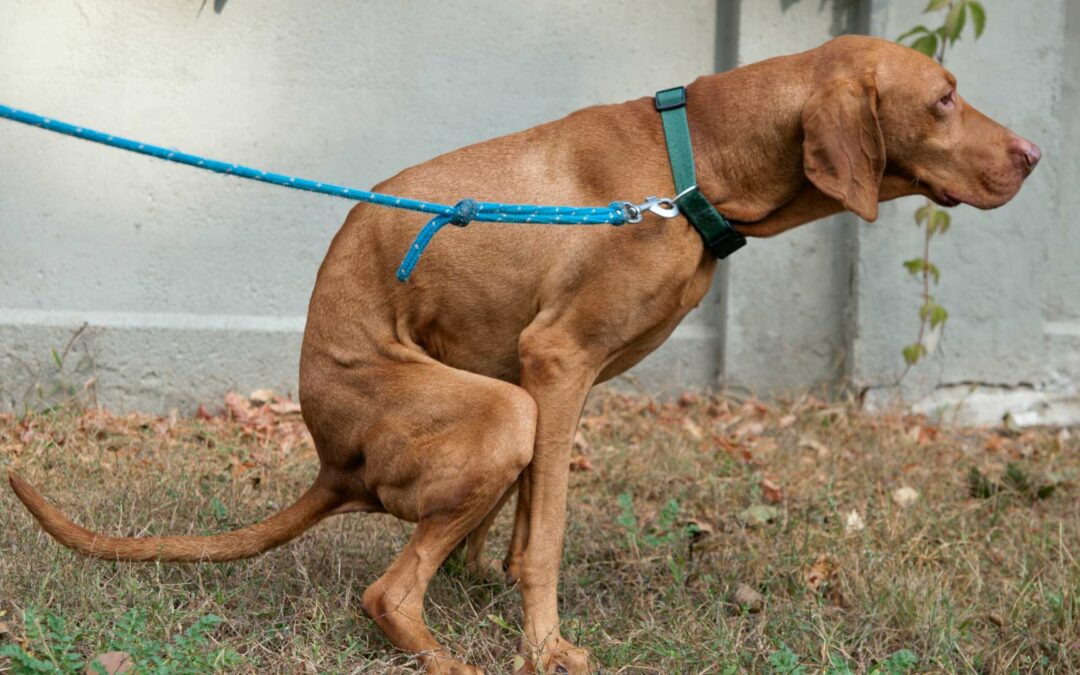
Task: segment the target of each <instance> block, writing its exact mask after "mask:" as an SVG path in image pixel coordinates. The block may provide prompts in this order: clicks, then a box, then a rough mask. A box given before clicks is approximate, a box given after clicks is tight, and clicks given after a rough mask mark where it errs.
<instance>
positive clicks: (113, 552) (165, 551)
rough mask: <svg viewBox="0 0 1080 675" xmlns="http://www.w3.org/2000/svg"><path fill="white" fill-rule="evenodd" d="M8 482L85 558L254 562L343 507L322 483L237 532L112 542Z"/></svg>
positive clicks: (13, 478) (21, 484) (27, 488)
mask: <svg viewBox="0 0 1080 675" xmlns="http://www.w3.org/2000/svg"><path fill="white" fill-rule="evenodd" d="M8 481H10V482H11V487H12V488H13V489H14V490H15V494H16V495H18V496H19V499H20V500H22V503H23V504H25V505H26V508H28V509H30V513H32V514H33V515H34V518H36V519H37V521H38V523H40V524H41V527H42V528H43V529H44V530H45V531H46V532H48V533H49V534H51V535H52V536H53V538H55V539H56V540H57V541H58V542H60V543H61V544H63V545H64V546H67V547H68V548H72V549H74V550H76V551H78V552H79V553H82V554H84V555H89V556H93V557H95V558H104V559H106V560H128V561H149V560H161V561H184V562H198V561H208V562H222V561H225V560H239V559H241V558H250V557H252V556H255V555H258V554H260V553H262V552H263V551H267V550H269V549H272V548H274V547H275V546H280V545H282V544H284V543H285V542H287V541H290V540H291V539H294V538H295V537H297V536H299V535H300V534H301V533H302V532H304V530H307V529H308V528H309V527H311V526H312V525H314V524H315V523H317V522H319V521H320V520H322V519H323V518H325V517H326V516H328V515H330V514H331V512H333V510H334V509H335V508H336V507H337V506H339V505H340V504H341V502H342V500H341V498H340V497H339V496H338V495H337V494H335V492H334V491H333V490H332V489H330V488H328V487H326V486H325V485H322V484H320V482H319V480H318V479H316V481H315V484H314V485H312V486H311V487H310V488H308V491H307V492H305V493H304V494H303V495H301V496H300V498H299V499H297V500H296V501H295V502H293V503H292V504H291V505H289V506H287V507H285V508H284V509H282V510H281V511H279V512H277V513H276V514H274V515H273V516H271V517H270V518H268V519H266V520H264V521H262V522H261V523H256V524H255V525H249V526H248V527H244V528H241V529H239V530H233V531H232V532H225V533H223V534H215V535H210V536H202V537H200V536H178V537H107V536H105V535H101V534H97V533H94V532H91V531H90V530H87V529H86V528H83V527H80V526H79V525H77V524H76V523H75V522H74V521H72V520H71V519H70V518H68V517H67V516H65V515H64V514H63V513H61V512H60V509H58V508H56V507H55V506H53V505H52V504H50V503H49V501H48V500H46V499H45V498H44V497H43V496H42V495H41V493H40V492H38V491H37V490H36V489H34V487H33V486H32V485H30V483H28V482H26V481H25V480H23V479H22V478H21V477H19V476H17V475H16V474H15V472H13V471H12V472H9V473H8Z"/></svg>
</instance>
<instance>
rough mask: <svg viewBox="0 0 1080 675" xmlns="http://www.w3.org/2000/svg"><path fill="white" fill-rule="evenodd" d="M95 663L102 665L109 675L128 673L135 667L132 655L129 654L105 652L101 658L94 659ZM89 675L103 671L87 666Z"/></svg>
mask: <svg viewBox="0 0 1080 675" xmlns="http://www.w3.org/2000/svg"><path fill="white" fill-rule="evenodd" d="M94 661H95V662H97V663H98V664H100V665H101V666H102V667H103V668H104V669H105V672H106V673H108V675H116V673H126V672H128V671H129V670H131V669H132V668H133V667H134V665H135V664H134V663H132V661H131V654H128V653H127V652H105V653H104V654H101V655H99V656H95V657H94ZM85 672H86V674H87V675H95V673H100V672H101V671H100V670H98V669H95V668H93V667H92V666H91V665H88V666H86V671H85Z"/></svg>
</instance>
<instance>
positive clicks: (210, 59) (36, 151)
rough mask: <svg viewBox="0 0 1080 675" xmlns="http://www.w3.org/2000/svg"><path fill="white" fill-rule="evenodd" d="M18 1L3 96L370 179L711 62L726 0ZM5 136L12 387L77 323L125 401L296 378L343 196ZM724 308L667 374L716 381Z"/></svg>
mask: <svg viewBox="0 0 1080 675" xmlns="http://www.w3.org/2000/svg"><path fill="white" fill-rule="evenodd" d="M216 9H220V11H215V10H216ZM3 10H4V21H3V23H2V24H0V62H2V63H3V64H4V66H3V68H0V92H3V98H4V103H6V104H8V105H12V106H15V107H24V108H26V109H29V110H33V111H35V112H41V113H43V114H49V115H52V116H55V117H56V118H58V119H63V120H69V121H74V122H77V123H80V124H84V125H86V126H89V127H93V128H99V129H102V130H108V131H111V132H115V133H118V134H123V135H127V136H130V137H133V138H137V139H145V140H148V141H150V142H154V143H159V144H165V145H176V146H178V147H182V148H183V149H185V150H189V151H192V152H199V153H204V154H208V155H211V156H214V157H219V158H222V159H228V160H229V161H239V162H243V163H247V164H250V165H253V166H257V167H260V168H262V167H265V168H269V169H274V170H279V171H284V172H289V173H293V174H296V175H301V176H308V177H313V178H324V179H326V180H332V181H334V182H338V183H341V184H345V185H355V186H361V187H363V186H368V185H372V184H374V183H376V182H377V181H379V180H381V179H383V178H386V177H387V176H390V175H392V174H394V173H396V172H397V171H398V170H400V169H402V168H404V167H406V166H409V165H412V164H415V163H417V162H420V161H422V160H424V159H427V158H429V157H431V156H433V155H435V154H438V153H441V152H444V151H447V150H450V149H453V148H455V147H458V146H461V145H464V144H467V143H471V142H474V141H478V140H481V139H484V138H488V137H491V136H496V135H500V134H504V133H507V132H510V131H514V130H518V129H522V128H526V127H529V126H533V125H535V124H538V123H540V122H544V121H547V120H550V119H553V118H557V117H560V116H562V115H564V114H566V113H568V112H570V111H572V110H574V109H577V108H580V107H583V106H586V105H590V104H594V103H599V102H611V101H620V100H625V99H628V98H634V97H638V96H641V95H642V94H643V93H648V92H652V91H655V90H656V89H659V88H662V87H665V86H670V85H671V84H673V83H679V82H687V81H689V80H691V79H692V78H694V77H696V76H698V75H700V74H702V73H707V72H712V71H713V70H715V68H716V60H717V47H716V45H717V43H718V40H717V35H716V32H717V15H718V11H719V10H718V8H717V5H716V3H715V2H713V0H681V1H680V2H678V3H673V4H671V5H670V6H666V7H665V8H664V10H663V16H662V20H658V18H657V14H656V11H655V3H652V2H649V1H648V0H623V1H620V2H602V3H581V2H577V0H545V1H544V2H537V3H505V2H499V1H498V0H484V1H482V2H476V1H470V2H458V1H447V2H437V3H436V2H390V1H384V0H365V1H363V2H355V1H353V0H337V1H334V2H329V1H328V2H319V3H300V2H295V1H292V2H290V1H288V0H265V1H262V2H257V3H255V2H222V1H221V0H216V2H203V1H202V0H191V1H188V2H166V3H129V2H120V1H119V0H113V1H102V2H93V3H86V2H77V1H75V0H44V1H42V0H14V1H13V0H4V3H3ZM658 45H659V46H661V47H662V52H663V53H662V58H661V57H658V55H657V52H656V49H657V46H658ZM0 148H3V152H2V153H0V392H2V393H3V395H4V399H5V401H6V402H7V405H11V404H12V402H13V401H17V400H19V399H21V398H23V397H24V395H25V393H26V392H27V390H28V389H31V388H32V387H33V385H34V383H35V382H37V381H46V382H48V383H49V384H48V385H47V387H46V388H47V389H48V388H51V386H52V384H53V383H54V382H53V381H54V380H55V379H56V378H55V377H53V375H54V373H53V371H54V370H55V367H54V365H53V359H52V356H51V353H50V352H51V349H52V348H54V347H55V348H56V349H57V350H58V351H62V350H63V348H64V346H65V344H66V343H67V341H68V339H69V337H70V335H71V334H72V332H73V331H74V330H75V329H76V328H77V327H78V326H79V325H81V323H82V322H84V321H88V322H89V323H90V325H91V328H90V329H89V330H88V331H87V332H86V333H84V335H83V337H82V338H80V344H81V345H83V346H85V347H86V348H88V349H89V350H90V352H91V356H92V360H93V362H94V364H96V372H97V378H98V389H99V390H100V393H101V395H102V399H103V401H104V402H106V403H108V404H109V405H111V406H113V407H120V408H124V407H146V408H151V409H163V408H168V407H171V406H175V405H179V406H182V407H189V406H191V405H192V404H194V403H196V402H198V401H206V400H216V399H218V398H219V397H220V396H221V394H222V393H223V392H224V391H226V390H227V389H229V388H234V387H235V388H239V389H241V390H247V389H250V388H253V387H261V386H272V387H276V388H278V389H284V390H294V389H295V384H294V383H295V380H296V370H297V360H298V354H299V344H300V331H301V330H302V326H303V317H304V314H305V311H306V307H307V299H308V295H309V294H310V292H311V287H312V283H313V280H314V276H315V272H316V270H317V267H318V264H319V262H320V261H321V259H322V256H323V254H324V252H325V250H326V247H327V245H328V243H329V240H330V237H331V236H332V235H333V233H334V232H335V231H336V230H337V228H338V227H339V226H340V224H341V222H342V220H343V219H344V216H345V214H346V212H347V211H348V209H349V208H350V206H351V204H350V203H348V202H346V201H344V200H335V199H331V198H327V197H320V196H317V195H308V194H304V193H299V192H294V191H286V190H282V189H280V188H274V187H270V186H263V185H258V184H255V183H251V182H246V181H239V180H230V179H226V178H222V177H220V176H215V175H212V174H208V173H203V172H198V171H194V170H192V169H189V168H185V167H179V166H172V165H168V164H166V163H163V162H160V161H157V160H153V159H148V158H140V157H136V156H133V155H129V154H127V153H123V152H119V151H115V150H108V149H104V148H101V147H99V146H95V145H91V144H88V143H81V142H78V141H74V140H71V139H68V138H64V137H61V136H57V135H54V134H48V133H45V132H42V131H38V130H34V129H31V128H28V127H24V126H21V125H16V124H12V123H7V122H4V123H2V124H0ZM463 196H464V195H463ZM390 272H392V270H391V271H390ZM716 321H717V318H716V311H715V308H713V310H712V311H709V310H708V308H706V311H704V312H701V313H700V315H698V316H695V317H693V318H691V319H689V320H688V321H687V323H686V325H685V326H684V327H683V328H681V329H680V331H679V333H678V334H677V335H676V336H675V338H674V340H673V341H672V343H671V344H670V345H668V346H667V347H666V354H667V356H661V357H660V360H659V362H658V363H660V364H662V365H663V375H665V376H670V375H671V374H672V373H673V372H674V373H675V374H676V376H677V377H680V378H685V379H684V380H683V381H686V382H690V383H692V384H697V385H704V384H706V383H708V382H710V381H715V378H716V372H717V370H718V367H719V366H718V358H719V351H718V349H719V347H718V345H719V337H718V333H717V328H716ZM76 351H77V350H76ZM689 353H693V354H696V356H695V357H694V358H690V357H688V356H687V354H689ZM656 363H657V362H654V365H653V366H652V367H653V368H654V369H655V368H656ZM680 364H683V365H681V366H680ZM75 365H76V364H74V363H69V364H68V370H71V369H73V368H74V367H75ZM680 368H683V369H685V373H683V372H682V371H680ZM643 372H645V373H646V374H648V372H649V370H648V367H647V368H646V369H645V370H644V371H643ZM656 372H657V373H658V374H657V375H656V376H654V377H652V378H651V381H654V382H655V381H658V378H659V377H660V374H659V371H656ZM83 375H84V374H83V373H82V372H81V371H80V372H79V373H69V374H65V376H64V377H63V378H62V379H64V380H65V381H66V382H68V383H74V384H77V385H78V384H81V383H82V382H83V381H85V378H84V376H83Z"/></svg>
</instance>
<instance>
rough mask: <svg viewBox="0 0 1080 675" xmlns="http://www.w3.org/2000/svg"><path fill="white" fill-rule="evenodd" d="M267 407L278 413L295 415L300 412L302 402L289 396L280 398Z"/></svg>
mask: <svg viewBox="0 0 1080 675" xmlns="http://www.w3.org/2000/svg"><path fill="white" fill-rule="evenodd" d="M267 407H268V408H270V412H272V413H274V414H276V415H295V414H297V413H299V412H300V404H299V403H297V402H296V401H292V400H290V399H287V398H278V399H276V400H275V401H274V402H273V403H271V404H270V405H269V406H267Z"/></svg>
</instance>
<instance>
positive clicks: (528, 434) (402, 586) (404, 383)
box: [362, 362, 536, 674]
mask: <svg viewBox="0 0 1080 675" xmlns="http://www.w3.org/2000/svg"><path fill="white" fill-rule="evenodd" d="M379 370H381V371H383V372H379V373H378V374H377V379H378V381H379V382H382V383H385V386H383V385H380V386H379V389H380V392H379V395H378V399H379V406H378V410H380V411H382V414H380V415H379V418H378V420H377V422H375V423H374V424H371V425H370V426H369V427H368V430H367V433H365V434H364V436H365V437H364V438H363V439H362V445H363V453H364V469H363V479H364V482H365V484H366V485H367V486H368V488H369V489H370V490H371V491H372V492H374V493H375V494H377V495H378V497H379V500H380V502H381V503H382V504H383V506H384V507H385V508H386V510H387V511H388V512H390V513H391V514H393V515H396V516H398V517H400V518H403V519H405V520H413V521H416V522H417V527H416V531H415V532H414V533H413V536H412V538H411V539H410V540H409V542H408V544H407V545H406V546H405V548H404V550H403V551H402V552H401V555H400V556H399V557H398V558H397V560H395V561H394V563H393V564H392V565H391V566H390V567H389V569H387V571H386V573H385V574H383V576H382V577H380V578H379V579H378V580H377V581H375V583H373V584H372V585H371V586H370V587H368V589H367V590H366V591H365V592H364V594H363V598H362V602H363V607H364V610H365V611H366V612H367V614H368V615H369V616H371V618H373V619H374V620H375V622H376V623H378V625H379V627H380V628H382V630H383V631H384V632H385V633H386V635H387V637H388V638H389V639H390V641H391V642H392V643H393V644H394V645H395V646H397V647H399V648H401V649H404V650H407V651H411V652H415V653H418V654H420V656H421V659H422V660H423V661H424V664H425V666H426V668H427V670H428V672H429V673H468V674H473V673H477V672H479V671H478V670H476V669H474V668H472V667H471V666H467V665H465V664H462V663H460V662H458V661H454V660H453V659H451V658H450V657H449V656H448V652H447V651H446V650H445V649H444V648H443V647H442V646H440V645H439V644H438V642H436V640H435V638H434V637H433V636H432V635H431V633H430V631H429V630H428V629H427V627H426V626H425V625H424V622H423V616H422V613H423V602H424V593H425V591H426V589H427V585H428V582H429V581H430V580H431V578H432V576H434V574H435V572H436V571H437V570H438V568H439V566H440V565H441V564H442V562H443V560H444V559H445V558H446V557H447V556H448V555H449V554H450V553H451V551H453V550H454V548H455V547H456V546H457V545H458V543H459V542H461V541H462V540H463V539H464V538H465V537H466V535H468V534H469V532H471V531H472V530H474V529H475V528H476V527H478V526H479V525H481V523H482V522H483V521H484V520H485V518H486V517H487V516H488V515H489V514H490V513H491V512H492V510H493V509H494V508H495V506H496V505H497V504H498V503H499V501H500V500H502V499H503V498H504V496H505V495H506V493H507V490H508V489H509V488H510V487H511V486H512V485H513V484H514V481H515V480H516V479H517V477H518V475H519V474H520V473H521V471H522V469H524V468H525V466H527V465H528V463H529V461H530V459H531V458H532V451H533V441H534V434H535V429H536V406H535V404H534V402H533V400H532V397H530V396H529V394H527V393H526V392H525V391H524V390H523V389H521V388H520V387H517V386H514V385H511V384H507V383H505V382H500V381H497V380H493V379H489V378H486V377H482V376H479V375H474V374H471V373H465V372H463V371H459V370H455V369H452V368H449V367H447V366H444V365H441V364H437V363H428V362H424V363H409V364H400V363H399V364H394V365H392V366H387V367H384V368H380V369H379ZM369 412H372V410H369Z"/></svg>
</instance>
